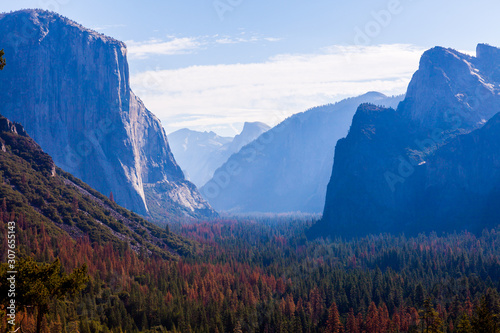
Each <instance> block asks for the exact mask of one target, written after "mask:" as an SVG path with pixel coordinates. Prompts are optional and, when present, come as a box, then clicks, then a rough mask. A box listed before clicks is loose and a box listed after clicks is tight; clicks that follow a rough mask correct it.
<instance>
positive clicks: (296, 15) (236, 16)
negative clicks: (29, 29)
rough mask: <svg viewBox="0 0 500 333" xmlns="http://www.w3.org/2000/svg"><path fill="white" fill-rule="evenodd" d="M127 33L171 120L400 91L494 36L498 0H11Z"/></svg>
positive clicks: (227, 122) (233, 117) (156, 105)
mask: <svg viewBox="0 0 500 333" xmlns="http://www.w3.org/2000/svg"><path fill="white" fill-rule="evenodd" d="M21 8H44V9H50V10H54V11H56V12H58V13H60V14H62V15H64V16H67V17H69V18H71V19H73V20H75V21H77V22H78V23H81V24H83V25H85V26H87V27H89V28H93V29H96V30H98V31H99V32H102V33H104V34H106V35H110V36H112V37H115V38H117V39H119V40H122V41H125V42H126V44H127V46H128V48H129V53H128V54H129V62H130V71H131V74H132V76H131V82H132V87H133V89H134V91H135V92H136V94H137V95H138V96H139V97H141V98H142V99H143V100H144V102H145V104H146V106H147V107H148V108H149V109H150V110H151V111H153V112H154V113H155V114H156V115H157V116H158V117H159V118H160V119H161V120H162V123H163V125H164V127H165V129H166V130H167V132H171V131H173V130H176V129H179V128H182V127H190V128H193V129H197V130H215V131H216V132H218V133H220V134H224V135H234V134H236V133H237V132H238V131H239V130H240V129H241V128H242V124H243V122H244V121H246V120H248V121H257V120H258V121H264V122H266V123H268V124H269V125H275V124H277V123H278V122H279V121H281V120H283V119H284V118H286V117H287V116H290V115H291V114H293V113H296V112H300V111H304V110H305V109H307V108H309V107H313V106H316V105H320V104H325V103H329V102H335V101H337V100H339V99H341V98H344V97H347V96H352V95H356V94H361V93H364V92H366V91H369V90H378V91H381V92H383V93H386V94H399V93H403V92H404V91H405V90H406V86H407V84H408V82H409V80H410V78H411V75H412V73H413V72H414V71H415V70H416V69H417V68H418V59H419V56H420V54H421V53H422V52H423V51H424V50H425V49H427V48H430V47H432V46H435V45H440V46H447V47H452V48H455V49H458V50H463V51H467V52H470V53H473V52H474V49H475V45H476V44H477V43H479V42H486V43H490V44H492V45H497V46H499V45H500V40H499V39H500V35H499V34H498V31H500V20H498V18H497V16H498V13H500V4H499V3H497V2H493V1H484V0H483V1H476V2H474V3H472V2H470V1H430V0H352V1H333V0H329V1H327V0H309V1H305V0H303V1H300V0H287V1H281V0H276V1H272V0H267V1H264V0H220V1H219V0H216V1H214V0H197V1H194V0H183V1H181V0H144V1H131V0H121V1H116V0H99V1H97V0H85V1H82V0H17V1H5V0H1V1H0V9H1V10H2V11H10V10H16V9H21Z"/></svg>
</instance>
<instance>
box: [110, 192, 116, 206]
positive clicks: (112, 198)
mask: <svg viewBox="0 0 500 333" xmlns="http://www.w3.org/2000/svg"><path fill="white" fill-rule="evenodd" d="M109 201H111V202H113V203H114V202H115V197H114V196H113V191H111V192H109Z"/></svg>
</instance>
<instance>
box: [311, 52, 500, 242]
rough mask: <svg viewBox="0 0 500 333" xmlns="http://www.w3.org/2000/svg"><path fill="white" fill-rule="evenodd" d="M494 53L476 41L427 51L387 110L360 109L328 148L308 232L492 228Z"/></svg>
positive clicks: (499, 133)
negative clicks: (329, 161) (321, 197)
mask: <svg viewBox="0 0 500 333" xmlns="http://www.w3.org/2000/svg"><path fill="white" fill-rule="evenodd" d="M499 54H500V50H499V49H496V48H493V47H491V46H488V45H484V44H481V45H479V46H478V49H477V57H470V56H467V55H464V54H461V53H459V52H457V51H454V50H450V49H444V48H434V49H431V50H429V51H427V52H425V53H424V55H423V56H422V59H421V61H420V68H419V70H418V71H417V72H416V73H415V75H414V76H413V78H412V81H411V83H410V85H409V87H408V92H407V95H406V98H405V100H404V101H403V102H401V103H400V105H399V107H398V109H397V111H395V110H391V109H384V108H377V107H375V106H373V105H361V106H360V107H359V108H358V111H357V112H356V115H355V116H354V119H353V123H352V126H351V130H350V131H349V134H348V136H347V137H346V138H345V139H342V140H340V141H339V142H338V144H337V147H336V150H335V162H334V166H333V171H332V176H331V180H330V183H329V185H328V191H327V197H326V204H325V209H324V213H323V218H322V220H321V221H320V222H318V223H317V224H316V225H315V226H314V227H313V228H312V230H311V234H313V235H320V234H330V235H337V236H344V237H354V236H363V235H366V234H368V233H379V232H392V233H400V232H405V233H407V234H416V233H418V232H422V231H438V232H441V231H454V230H463V229H467V230H469V231H474V232H478V231H480V230H482V228H484V227H491V226H494V225H496V224H497V223H498V221H499V220H500V219H499V217H500V214H498V213H497V210H495V209H493V208H492V207H494V206H495V205H498V204H499V203H500V201H499V199H500V196H499V193H500V192H499V189H500V178H499V174H498V173H499V170H498V168H499V158H500V149H499V147H498V142H499V141H498V140H499V139H500V126H499V125H498V122H499V119H500V116H499V114H498V112H499V111H500V108H499V106H500V97H499V94H498V92H499V83H498V81H497V79H498V78H499V75H498V67H499V66H500V57H498V55H499ZM495 114H496V115H495ZM492 117H493V118H492ZM485 123H486V125H485Z"/></svg>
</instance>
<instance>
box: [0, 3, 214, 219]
mask: <svg viewBox="0 0 500 333" xmlns="http://www.w3.org/2000/svg"><path fill="white" fill-rule="evenodd" d="M0 45H2V48H4V49H5V52H6V55H7V58H8V66H6V67H5V69H4V71H3V73H2V74H3V75H2V76H3V78H2V80H0V100H1V101H2V103H1V106H0V112H2V113H3V114H5V115H6V116H7V117H9V118H10V119H12V120H14V121H16V122H20V123H22V124H23V125H24V126H25V128H26V130H27V132H28V133H29V134H30V136H32V137H33V138H34V139H35V140H36V142H37V143H39V144H40V146H41V147H42V148H43V149H44V150H45V151H46V152H47V153H48V154H49V155H51V156H52V157H53V159H54V161H55V162H56V164H57V165H58V166H59V167H61V168H62V169H64V170H66V171H68V172H70V173H71V174H73V175H75V176H76V177H78V178H80V179H82V180H83V181H85V182H87V183H88V184H90V185H91V186H93V187H94V188H96V189H97V190H98V191H99V192H101V193H103V194H105V195H109V194H110V193H111V192H112V193H113V196H114V199H115V200H116V202H117V203H119V204H120V205H123V206H124V207H126V208H128V209H131V210H133V211H135V212H137V213H140V214H143V215H149V214H151V213H152V212H151V210H153V211H155V212H157V213H159V214H160V215H163V216H165V215H166V214H175V215H185V214H187V215H191V216H206V215H213V214H214V211H213V210H212V209H211V207H210V205H209V204H208V203H207V202H206V201H205V200H203V198H202V197H201V196H200V194H199V193H198V191H197V189H196V188H195V186H194V185H193V184H191V183H189V182H188V181H186V180H185V179H184V174H183V172H182V171H181V169H180V167H179V166H178V165H177V163H176V162H175V159H174V157H173V155H172V153H171V151H170V148H169V146H168V142H167V136H166V134H165V132H164V130H163V127H162V126H161V123H160V121H159V120H158V119H157V118H156V117H155V116H154V115H153V114H152V113H151V112H150V111H149V110H147V109H146V107H145V106H144V104H143V103H142V101H141V100H140V99H139V98H138V97H137V96H135V95H134V93H133V92H132V90H131V89H130V84H129V70H128V63H127V49H126V46H125V44H124V43H122V42H120V41H117V40H115V39H113V38H110V37H107V36H104V35H102V34H99V33H97V32H95V31H92V30H90V29H87V28H85V27H83V26H81V25H79V24H77V23H75V22H73V21H71V20H69V19H67V18H64V17H62V16H60V15H58V14H55V13H52V12H47V11H42V10H22V11H17V12H13V13H10V14H1V15H0ZM158 209H160V211H159V212H158V211H157V210H158Z"/></svg>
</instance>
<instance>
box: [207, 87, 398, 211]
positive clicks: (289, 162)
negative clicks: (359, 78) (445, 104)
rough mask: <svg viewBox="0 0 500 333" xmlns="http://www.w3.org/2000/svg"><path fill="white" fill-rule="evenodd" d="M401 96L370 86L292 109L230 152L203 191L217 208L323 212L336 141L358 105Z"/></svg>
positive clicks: (382, 102) (393, 101)
mask: <svg viewBox="0 0 500 333" xmlns="http://www.w3.org/2000/svg"><path fill="white" fill-rule="evenodd" d="M402 99H403V97H402V96H397V97H387V96H385V95H383V94H380V93H377V92H370V93H367V94H364V95H362V96H358V97H354V98H349V99H346V100H343V101H340V102H338V103H336V104H329V105H325V106H321V107H317V108H313V109H311V110H308V111H306V112H303V113H299V114H296V115H293V116H292V117H290V118H288V119H286V120H284V121H283V122H282V123H281V124H279V125H278V126H276V127H274V128H273V129H271V130H269V131H267V132H266V133H264V134H262V135H261V136H260V137H259V138H257V139H256V140H255V141H253V142H251V143H250V144H248V145H246V146H244V147H243V148H242V149H241V150H240V151H239V152H238V153H237V154H234V155H233V156H231V157H230V158H229V160H228V161H227V162H226V163H225V164H224V165H223V166H221V167H220V168H219V169H218V170H217V171H216V172H215V175H214V177H213V178H212V179H211V180H210V181H209V182H208V183H207V184H206V185H205V186H204V187H203V188H202V189H201V192H202V194H203V195H204V196H205V197H206V198H207V199H208V200H209V202H210V204H211V205H212V206H213V207H214V208H216V209H218V210H226V211H232V212H242V213H248V212H273V213H282V212H306V213H321V212H322V210H323V207H324V202H325V195H326V187H327V184H328V181H329V179H330V176H331V172H332V165H333V154H334V148H335V144H336V142H337V140H338V139H340V138H342V137H344V136H345V135H346V134H347V131H348V129H349V125H350V124H351V120H352V117H353V115H354V113H355V112H356V108H357V107H358V105H359V104H360V103H363V102H371V103H375V104H379V105H386V106H393V107H396V106H397V104H398V103H399V102H400V101H401V100H402Z"/></svg>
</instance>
